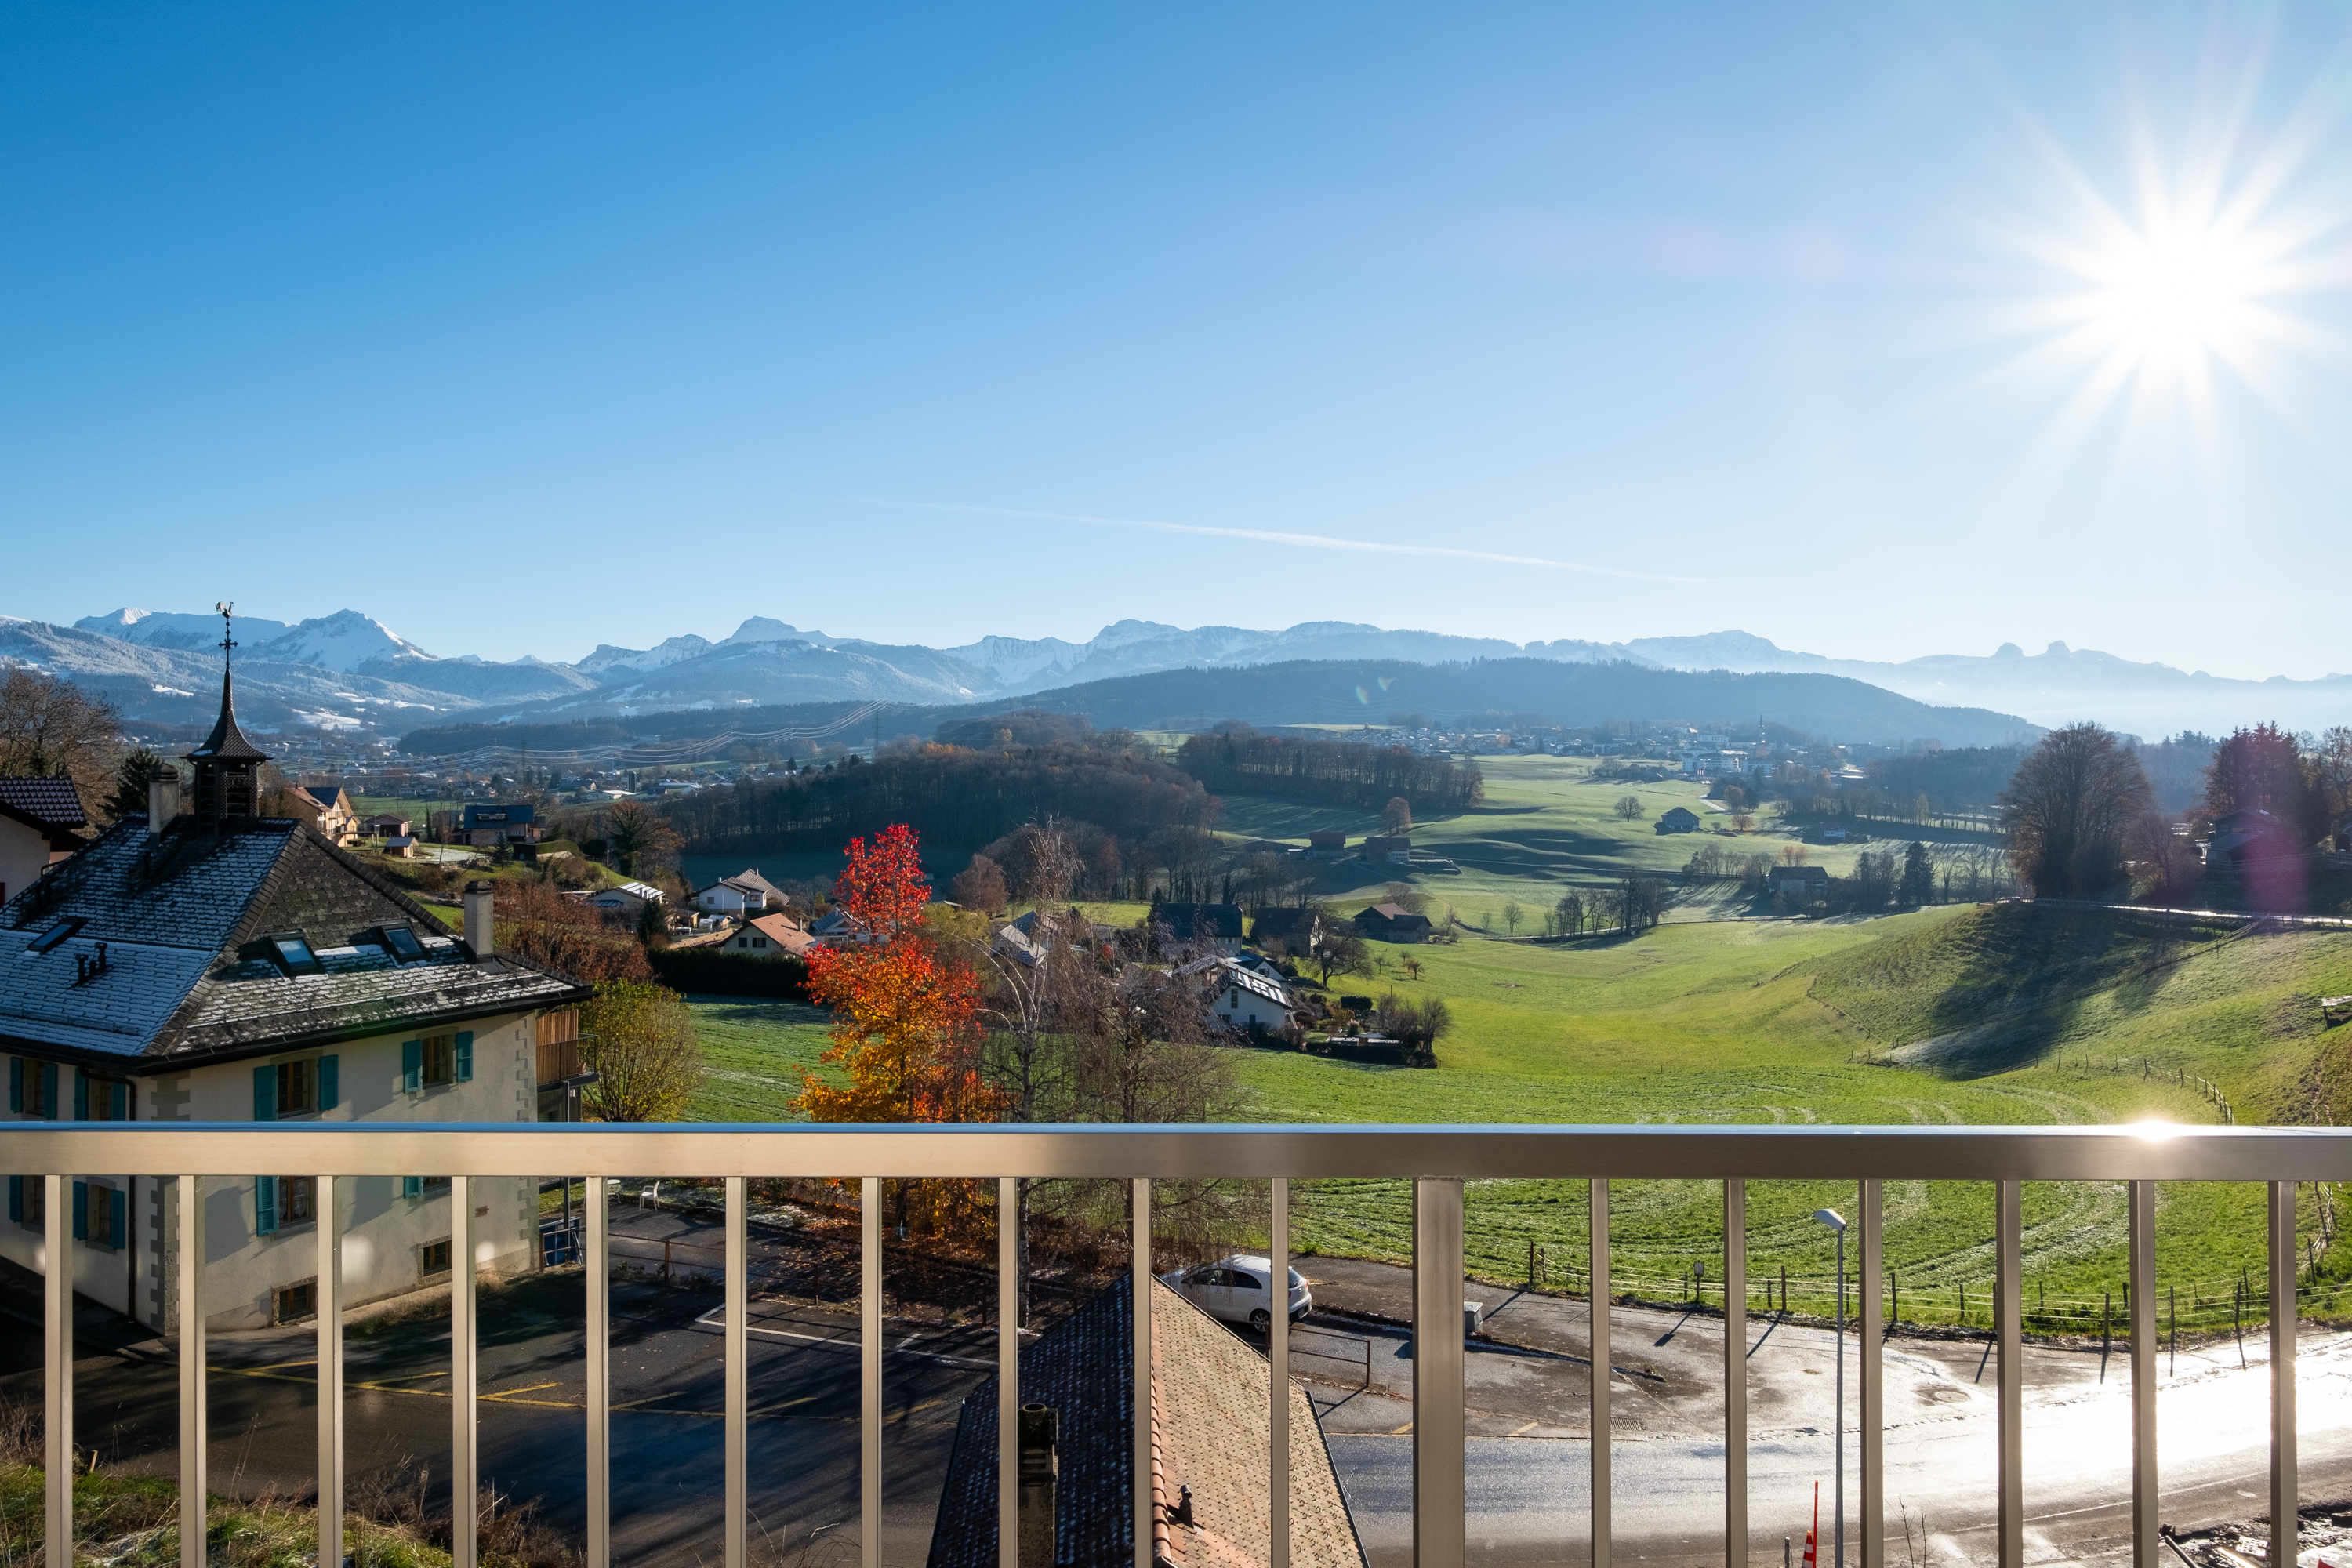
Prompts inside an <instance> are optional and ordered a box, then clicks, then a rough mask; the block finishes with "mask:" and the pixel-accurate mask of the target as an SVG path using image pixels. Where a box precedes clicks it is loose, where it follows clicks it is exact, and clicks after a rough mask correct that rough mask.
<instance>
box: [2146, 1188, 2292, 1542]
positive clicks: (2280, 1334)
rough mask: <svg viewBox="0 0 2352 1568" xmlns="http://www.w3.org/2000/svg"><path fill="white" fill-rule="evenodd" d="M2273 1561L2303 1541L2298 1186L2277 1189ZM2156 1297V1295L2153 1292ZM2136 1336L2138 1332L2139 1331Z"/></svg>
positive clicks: (2273, 1225)
mask: <svg viewBox="0 0 2352 1568" xmlns="http://www.w3.org/2000/svg"><path fill="white" fill-rule="evenodd" d="M2270 1252H2271V1258H2270V1262H2271V1545H2270V1561H2271V1562H2273V1563H2292V1562H2294V1559H2295V1547H2296V1543H2297V1542H2298V1541H2300V1539H2301V1538H2302V1533H2303V1516H2302V1513H2301V1511H2300V1510H2301V1509H2302V1506H2303V1497H2302V1492H2303V1489H2302V1486H2301V1485H2300V1484H2299V1482H2298V1479H2297V1477H2296V1473H2295V1454H2294V1327H2295V1305H2294V1264H2295V1250H2294V1183H2293V1182H2273V1183H2272V1184H2271V1247H2270ZM2149 1293H2150V1294H2151V1295H2153V1294H2154V1292H2153V1291H2150V1292H2149ZM2135 1331H2136V1330H2135Z"/></svg>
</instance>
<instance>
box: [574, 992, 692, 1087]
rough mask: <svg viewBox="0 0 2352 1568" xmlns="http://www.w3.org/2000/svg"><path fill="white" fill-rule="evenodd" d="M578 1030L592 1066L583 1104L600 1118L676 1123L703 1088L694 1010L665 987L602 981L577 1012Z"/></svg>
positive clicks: (584, 1050)
mask: <svg viewBox="0 0 2352 1568" xmlns="http://www.w3.org/2000/svg"><path fill="white" fill-rule="evenodd" d="M580 1036H581V1047H580V1054H581V1056H582V1058H583V1059H584V1060H586V1061H587V1062H588V1063H589V1065H591V1066H592V1067H593V1068H595V1069H596V1081H595V1082H594V1083H593V1084H591V1085H589V1086H588V1088H587V1089H586V1091H585V1092H584V1093H583V1094H582V1096H581V1103H582V1105H583V1107H585V1108H586V1110H588V1112H589V1114H590V1115H592V1116H593V1117H594V1118H595V1119H596V1120H597V1121H677V1119H678V1118H679V1117H681V1116H683V1115H685V1114H686V1107H687V1102H688V1101H689V1100H692V1099H693V1098H694V1091H695V1090H696V1089H699V1088H700V1087H701V1086H702V1078H703V1067H702V1049H701V1046H700V1044H699V1042H698V1040H697V1039H696V1037H695V1032H694V1016H693V1015H692V1014H690V1013H688V1011H687V1007H686V999H685V998H684V997H682V996H680V995H679V994H677V992H675V991H672V990H671V989H669V987H667V986H666V985H656V984H649V983H647V982H645V981H637V980H610V981H606V982H605V983H604V984H602V985H599V986H597V987H596V996H595V999H594V1000H593V1001H592V1002H590V1003H589V1004H588V1005H586V1006H585V1007H583V1008H582V1009H581V1010H580Z"/></svg>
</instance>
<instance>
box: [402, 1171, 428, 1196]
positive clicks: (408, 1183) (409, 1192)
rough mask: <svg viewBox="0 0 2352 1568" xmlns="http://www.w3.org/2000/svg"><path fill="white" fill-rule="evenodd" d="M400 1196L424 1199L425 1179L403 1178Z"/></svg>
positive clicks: (416, 1177)
mask: <svg viewBox="0 0 2352 1568" xmlns="http://www.w3.org/2000/svg"><path fill="white" fill-rule="evenodd" d="M400 1195H401V1196H402V1197H404V1198H421V1197H423V1196H424V1195H425V1178H424V1177H422V1176H403V1177H401V1178H400Z"/></svg>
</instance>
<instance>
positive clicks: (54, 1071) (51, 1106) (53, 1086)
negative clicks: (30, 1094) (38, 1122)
mask: <svg viewBox="0 0 2352 1568" xmlns="http://www.w3.org/2000/svg"><path fill="white" fill-rule="evenodd" d="M41 1114H42V1115H43V1116H44V1117H46V1118H47V1119H48V1120H49V1121H56V1120H57V1119H58V1064H57V1063H55V1062H43V1063H42V1064H41Z"/></svg>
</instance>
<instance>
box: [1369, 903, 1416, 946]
mask: <svg viewBox="0 0 2352 1568" xmlns="http://www.w3.org/2000/svg"><path fill="white" fill-rule="evenodd" d="M1356 931H1357V932H1358V933H1359V934H1360V935H1361V936H1362V937H1363V938H1364V939H1365V940H1366V941H1367V942H1427V941H1428V940H1429V939H1430V937H1431V936H1432V935H1433V934H1434V933H1435V931H1436V928H1435V927H1434V926H1433V925H1431V924H1430V923H1429V917H1428V916H1427V915H1417V914H1414V913H1413V912H1412V910H1408V909H1406V908H1405V907H1404V906H1403V905H1402V904H1374V905H1372V906H1371V907H1370V908H1369V909H1363V910H1357V911H1356Z"/></svg>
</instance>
